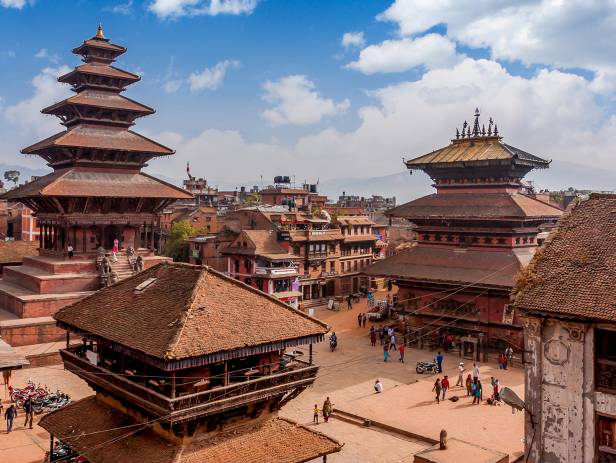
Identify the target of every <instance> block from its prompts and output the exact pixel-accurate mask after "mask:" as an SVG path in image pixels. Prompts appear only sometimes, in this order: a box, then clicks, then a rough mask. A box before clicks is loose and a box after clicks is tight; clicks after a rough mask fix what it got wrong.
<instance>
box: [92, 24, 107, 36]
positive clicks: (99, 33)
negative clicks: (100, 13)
mask: <svg viewBox="0 0 616 463" xmlns="http://www.w3.org/2000/svg"><path fill="white" fill-rule="evenodd" d="M94 37H96V38H97V39H104V38H105V34H103V25H102V24H101V23H98V29H97V30H96V35H95V36H94Z"/></svg>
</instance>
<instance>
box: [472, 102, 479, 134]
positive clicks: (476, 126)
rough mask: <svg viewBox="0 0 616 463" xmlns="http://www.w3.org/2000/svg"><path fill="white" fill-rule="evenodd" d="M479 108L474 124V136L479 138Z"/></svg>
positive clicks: (476, 109) (476, 110) (476, 111)
mask: <svg viewBox="0 0 616 463" xmlns="http://www.w3.org/2000/svg"><path fill="white" fill-rule="evenodd" d="M479 116H480V114H479V108H475V123H474V124H473V136H474V137H478V136H479V133H480V131H479Z"/></svg>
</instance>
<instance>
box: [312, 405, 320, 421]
mask: <svg viewBox="0 0 616 463" xmlns="http://www.w3.org/2000/svg"><path fill="white" fill-rule="evenodd" d="M312 422H313V423H316V424H319V407H317V404H314V412H313V415H312Z"/></svg>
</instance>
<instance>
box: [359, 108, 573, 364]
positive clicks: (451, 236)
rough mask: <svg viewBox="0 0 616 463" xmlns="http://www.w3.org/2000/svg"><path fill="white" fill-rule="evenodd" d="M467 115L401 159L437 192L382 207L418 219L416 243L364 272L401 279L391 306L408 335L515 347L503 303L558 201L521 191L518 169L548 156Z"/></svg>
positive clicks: (516, 335) (518, 336)
mask: <svg viewBox="0 0 616 463" xmlns="http://www.w3.org/2000/svg"><path fill="white" fill-rule="evenodd" d="M479 118H480V114H479V110H476V111H475V117H474V124H473V125H472V126H470V125H469V124H467V122H466V121H465V122H464V124H463V125H462V129H461V130H460V129H459V128H458V129H457V130H456V136H455V138H454V139H453V140H451V144H449V145H448V146H446V147H444V148H441V149H438V150H436V151H433V152H431V153H428V154H426V155H423V156H420V157H417V158H414V159H411V160H409V161H406V163H405V164H406V167H407V168H408V169H410V170H422V171H424V172H425V173H427V174H428V175H429V176H430V177H431V178H432V180H433V181H434V185H433V186H434V187H435V188H436V193H435V194H431V195H428V196H424V197H422V198H419V199H416V200H414V201H411V202H409V203H406V204H403V205H401V206H398V207H396V208H394V209H392V210H390V211H389V212H388V215H389V216H390V217H399V218H403V219H406V220H408V221H410V222H412V223H414V224H415V225H417V229H416V232H417V235H418V241H417V243H416V245H415V246H413V247H411V248H409V249H407V250H405V251H402V252H401V253H399V254H397V255H395V256H392V257H390V258H387V259H384V260H382V261H379V262H377V263H376V264H374V265H373V266H371V267H370V268H369V269H368V270H367V271H366V273H367V274H368V275H370V276H373V277H386V278H390V279H394V280H396V281H397V284H398V286H399V293H398V308H399V310H400V311H401V312H402V313H405V314H406V323H407V329H409V330H411V331H413V332H416V334H417V335H416V336H411V339H418V340H420V342H421V343H423V342H428V340H433V342H437V343H438V342H439V340H440V339H441V337H442V336H443V335H444V334H451V335H454V336H459V337H460V338H465V339H467V340H468V341H469V343H468V345H467V347H468V352H467V353H468V354H469V356H471V357H472V356H473V355H475V354H476V353H477V352H478V347H479V346H478V345H479V344H481V343H484V342H487V343H488V344H491V345H493V346H494V347H499V348H503V349H504V347H505V346H508V345H510V346H512V347H513V348H514V350H517V351H518V352H520V350H521V348H522V337H523V336H522V326H521V323H520V321H519V317H518V314H516V313H514V311H513V310H512V309H511V307H510V305H509V292H510V290H511V288H512V286H513V284H514V278H515V275H516V274H517V273H518V272H519V271H520V270H521V269H522V268H523V267H524V266H525V265H526V264H527V263H528V262H529V261H530V260H531V258H532V256H533V254H534V252H535V250H536V249H537V245H538V241H540V240H541V236H543V235H545V234H546V233H547V231H548V230H550V229H551V228H552V227H553V226H554V224H555V223H556V221H557V220H558V218H559V217H560V216H561V215H562V210H561V209H559V208H558V207H556V206H553V205H551V204H548V203H547V202H543V201H541V200H539V199H537V198H536V197H535V196H534V195H533V194H532V192H528V191H525V189H524V184H523V183H522V179H523V177H524V176H525V175H526V174H527V173H528V172H530V171H531V170H532V169H545V168H548V167H549V162H548V161H546V160H544V159H542V158H540V157H538V156H535V155H533V154H530V153H527V152H525V151H522V150H521V149H518V148H515V147H513V146H511V145H509V144H507V143H504V142H503V141H502V137H501V136H500V134H499V131H498V127H497V125H496V124H494V123H493V121H492V119H491V118H490V120H489V123H488V127H487V129H486V127H485V125H483V124H480V119H479Z"/></svg>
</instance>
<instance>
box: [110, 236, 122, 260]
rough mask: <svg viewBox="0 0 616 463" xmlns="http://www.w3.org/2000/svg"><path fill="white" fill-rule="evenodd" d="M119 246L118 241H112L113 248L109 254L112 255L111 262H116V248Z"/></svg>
mask: <svg viewBox="0 0 616 463" xmlns="http://www.w3.org/2000/svg"><path fill="white" fill-rule="evenodd" d="M119 246H120V242H119V241H118V239H117V238H116V239H114V240H113V248H111V253H112V254H113V260H114V262H115V260H116V258H117V257H116V254H117V253H118V248H119Z"/></svg>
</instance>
